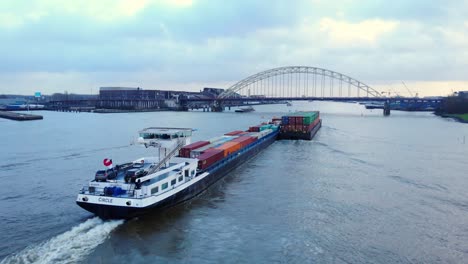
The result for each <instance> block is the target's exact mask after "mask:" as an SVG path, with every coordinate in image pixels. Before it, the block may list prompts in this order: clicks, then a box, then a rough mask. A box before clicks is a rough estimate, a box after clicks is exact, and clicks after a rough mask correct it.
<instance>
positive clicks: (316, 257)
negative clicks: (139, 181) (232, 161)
mask: <svg viewBox="0 0 468 264" xmlns="http://www.w3.org/2000/svg"><path fill="white" fill-rule="evenodd" d="M256 109H257V111H256V112H252V113H245V114H238V113H232V112H228V113H203V112H189V113H182V112H159V113H128V114H90V113H79V114H78V113H57V112H42V113H41V114H43V115H44V120H42V121H34V122H13V121H8V120H1V119H0V131H1V132H0V182H1V186H2V192H0V222H1V225H0V234H1V238H2V239H1V240H2V242H1V243H0V259H3V261H2V263H54V262H59V263H75V262H81V263H124V262H127V263H160V262H162V263H165V262H171V263H271V262H280V263H310V262H320V263H327V262H329V263H362V262H371V263H409V262H425V263H428V262H429V263H430V262H443V263H446V262H451V263H463V262H467V260H468V225H467V223H468V191H467V190H468V125H466V124H460V123H457V122H453V121H450V120H446V119H441V118H438V117H435V116H433V115H432V114H430V113H403V112H396V111H394V112H392V116H390V117H387V118H384V117H383V116H381V112H380V110H374V111H368V110H364V109H362V107H360V106H358V105H355V104H340V103H306V102H303V103H300V102H298V103H294V105H293V107H286V106H282V105H281V106H258V107H256ZM299 109H302V110H315V109H317V110H320V111H321V113H322V114H321V115H322V119H323V127H322V129H321V130H320V131H319V133H318V134H317V136H316V137H315V139H314V140H313V141H310V142H309V141H278V142H275V143H274V144H272V145H271V146H270V147H269V148H267V149H266V150H265V151H263V152H261V153H260V154H259V155H257V156H256V157H254V158H253V159H252V160H250V161H249V162H248V163H245V164H244V165H242V166H241V167H239V168H237V169H236V170H235V171H233V172H231V173H229V174H228V175H227V176H226V177H225V178H223V179H222V180H221V181H219V182H218V183H217V184H215V185H214V186H212V187H211V188H210V189H209V190H208V191H207V192H205V193H204V194H202V195H201V196H199V197H197V198H195V199H193V200H191V201H190V202H188V203H185V204H182V205H181V206H178V207H175V208H172V209H169V210H166V211H164V212H155V213H152V214H148V215H146V216H144V217H140V218H138V219H133V220H130V221H126V222H123V221H102V220H100V219H99V218H96V217H94V216H93V215H91V214H90V213H88V212H86V211H84V210H82V209H81V208H79V207H78V206H77V205H76V204H75V202H74V200H75V197H76V194H77V192H78V190H79V189H80V188H81V186H82V185H84V184H86V182H87V181H88V180H89V179H91V178H92V177H93V175H94V172H95V171H96V170H97V169H99V168H100V167H101V166H102V165H101V162H102V159H103V158H106V157H110V158H112V159H113V160H114V162H124V161H128V160H133V159H136V158H138V157H139V156H143V155H148V151H150V152H151V150H148V149H145V148H142V147H139V146H132V145H130V143H131V142H132V141H133V140H134V139H135V137H136V132H137V131H138V130H139V129H141V128H144V127H148V126H173V127H174V126H175V127H192V128H196V129H197V132H196V134H195V136H194V140H202V139H206V138H210V137H215V136H218V135H220V134H223V133H224V132H228V131H230V130H237V129H240V128H246V127H248V126H250V125H254V124H257V123H260V122H261V121H263V120H266V119H267V118H271V117H272V116H275V115H276V116H280V115H281V113H284V112H288V111H294V110H299Z"/></svg>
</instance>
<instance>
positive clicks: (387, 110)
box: [383, 101, 390, 116]
mask: <svg viewBox="0 0 468 264" xmlns="http://www.w3.org/2000/svg"><path fill="white" fill-rule="evenodd" d="M383 115H384V116H389V115H390V102H389V101H386V102H385V103H384V107H383Z"/></svg>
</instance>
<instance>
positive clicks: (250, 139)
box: [231, 136, 256, 148]
mask: <svg viewBox="0 0 468 264" xmlns="http://www.w3.org/2000/svg"><path fill="white" fill-rule="evenodd" d="M255 140H256V138H254V137H249V136H243V137H238V138H235V139H233V140H231V141H232V142H239V143H240V144H241V148H245V147H246V146H247V145H249V144H250V143H252V142H254V141H255Z"/></svg>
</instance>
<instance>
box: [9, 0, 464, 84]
mask: <svg viewBox="0 0 468 264" xmlns="http://www.w3.org/2000/svg"><path fill="white" fill-rule="evenodd" d="M383 3H384V2H383V1H381V0H377V1H371V0H360V1H357V0H343V1H319V0H314V1H310V0H298V1H293V2H291V1H282V0H268V1H267V0H260V1H209V0H193V1H189V0H181V1H169V0H158V1H155V0H137V1H130V0H103V1H85V0H82V1H65V2H64V1H59V0H32V1H24V2H23V1H8V0H4V1H1V2H0V38H1V39H2V49H0V57H1V58H2V60H3V61H6V62H8V63H2V64H0V75H1V76H2V77H1V78H0V93H2V92H8V91H9V89H11V87H18V89H19V88H20V87H21V89H25V91H26V89H27V87H28V84H29V86H31V87H38V86H40V87H47V88H48V89H49V90H47V89H43V92H45V93H47V91H52V92H53V91H56V90H57V89H58V91H62V90H64V89H63V88H60V87H65V86H66V87H67V89H69V90H70V89H73V90H74V91H85V92H88V91H90V90H91V89H92V88H93V87H94V88H96V87H98V86H103V85H110V84H112V85H119V84H121V85H125V84H127V85H137V86H140V87H152V88H160V87H162V88H171V87H183V86H184V85H187V87H192V88H193V85H194V84H199V85H200V86H205V85H206V86H215V85H218V84H225V85H229V84H232V83H234V82H236V81H238V80H240V79H242V78H244V77H247V76H249V75H251V74H254V73H256V72H259V71H263V70H267V69H269V68H274V67H279V66H285V65H308V66H317V67H323V68H328V69H330V70H335V71H338V72H342V73H344V74H347V75H350V76H352V77H354V78H356V79H359V80H361V81H363V82H365V83H368V84H370V85H372V84H378V83H381V82H396V81H401V80H405V82H407V83H411V82H420V81H425V82H431V83H439V82H453V81H460V82H461V83H463V82H464V81H467V80H468V76H467V75H466V72H468V51H466V48H465V47H466V46H467V45H468V43H467V39H466V37H465V36H467V35H468V22H467V20H466V17H467V16H466V15H468V14H466V13H467V12H466V10H465V11H464V9H463V8H458V9H457V8H456V5H455V4H453V3H452V2H448V3H446V4H445V5H444V6H443V7H440V8H437V6H438V4H435V3H433V2H430V3H429V2H426V1H424V2H422V1H420V0H415V1H403V0H396V1H394V2H392V5H389V6H388V8H381V7H382V5H383ZM377 7H378V8H377ZM467 9H468V7H467ZM421 10H422V11H421ZM410 14H413V16H410ZM465 14H466V15H465ZM149 76H150V77H149ZM200 88H201V87H200ZM466 89H468V88H466ZM69 92H70V91H69Z"/></svg>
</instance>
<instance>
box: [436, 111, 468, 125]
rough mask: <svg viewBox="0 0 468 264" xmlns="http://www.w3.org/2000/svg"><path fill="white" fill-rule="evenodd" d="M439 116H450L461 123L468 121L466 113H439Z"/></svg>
mask: <svg viewBox="0 0 468 264" xmlns="http://www.w3.org/2000/svg"><path fill="white" fill-rule="evenodd" d="M440 116H441V117H445V118H452V119H455V120H457V121H458V122H461V123H468V113H466V114H440Z"/></svg>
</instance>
